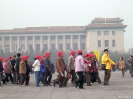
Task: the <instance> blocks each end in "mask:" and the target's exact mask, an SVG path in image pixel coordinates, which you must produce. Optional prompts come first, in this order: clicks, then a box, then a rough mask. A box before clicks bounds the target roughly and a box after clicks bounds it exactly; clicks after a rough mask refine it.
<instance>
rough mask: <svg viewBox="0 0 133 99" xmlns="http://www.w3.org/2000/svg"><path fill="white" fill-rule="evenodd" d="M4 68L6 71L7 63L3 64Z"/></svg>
mask: <svg viewBox="0 0 133 99" xmlns="http://www.w3.org/2000/svg"><path fill="white" fill-rule="evenodd" d="M3 68H4V70H5V69H6V62H4V63H3ZM4 70H3V71H4Z"/></svg>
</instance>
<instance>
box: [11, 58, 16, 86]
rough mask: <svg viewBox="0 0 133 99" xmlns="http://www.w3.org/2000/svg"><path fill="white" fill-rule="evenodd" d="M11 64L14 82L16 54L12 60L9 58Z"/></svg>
mask: <svg viewBox="0 0 133 99" xmlns="http://www.w3.org/2000/svg"><path fill="white" fill-rule="evenodd" d="M11 64H12V74H13V81H14V83H15V84H16V80H17V79H16V70H15V65H16V55H14V56H13V57H12V60H11Z"/></svg>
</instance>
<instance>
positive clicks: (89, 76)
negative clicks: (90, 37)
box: [84, 54, 92, 86]
mask: <svg viewBox="0 0 133 99" xmlns="http://www.w3.org/2000/svg"><path fill="white" fill-rule="evenodd" d="M84 63H85V64H86V66H87V67H86V69H85V79H86V82H87V86H91V85H92V84H91V75H90V69H91V62H90V61H89V54H85V55H84Z"/></svg>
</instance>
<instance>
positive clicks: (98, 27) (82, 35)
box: [0, 18, 127, 52]
mask: <svg viewBox="0 0 133 99" xmlns="http://www.w3.org/2000/svg"><path fill="white" fill-rule="evenodd" d="M122 21H123V19H120V18H95V19H94V20H92V22H91V23H90V24H88V25H85V26H50V27H26V28H15V29H13V30H0V49H2V50H3V51H4V52H13V51H18V50H22V51H30V50H32V49H33V50H40V51H41V50H43V49H45V50H49V49H57V50H63V51H69V50H71V49H72V50H78V49H83V50H84V51H87V52H90V51H92V50H94V49H96V50H99V51H102V50H103V49H104V48H109V49H110V50H112V51H124V31H125V30H124V29H125V28H126V27H127V25H123V24H122Z"/></svg>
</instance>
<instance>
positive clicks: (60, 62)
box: [53, 51, 65, 88]
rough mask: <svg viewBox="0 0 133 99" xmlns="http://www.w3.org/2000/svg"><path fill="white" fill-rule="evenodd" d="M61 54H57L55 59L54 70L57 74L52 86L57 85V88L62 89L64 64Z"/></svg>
mask: <svg viewBox="0 0 133 99" xmlns="http://www.w3.org/2000/svg"><path fill="white" fill-rule="evenodd" d="M63 56H64V55H63V53H62V52H61V51H59V52H58V58H57V59H56V70H57V73H58V78H56V79H55V80H53V86H54V87H55V84H58V83H59V88H63V87H64V86H63V82H64V79H65V75H64V72H65V63H64V59H63Z"/></svg>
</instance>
